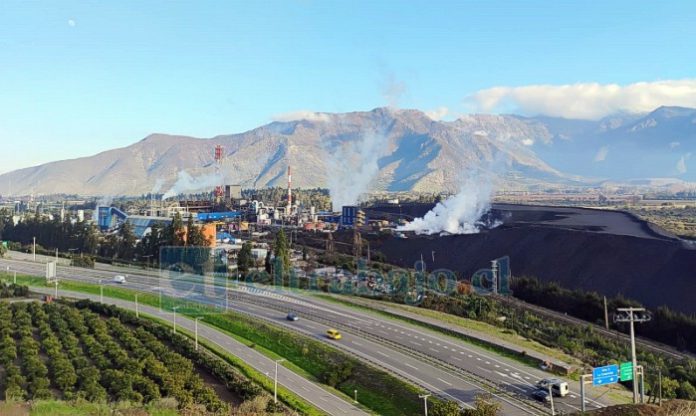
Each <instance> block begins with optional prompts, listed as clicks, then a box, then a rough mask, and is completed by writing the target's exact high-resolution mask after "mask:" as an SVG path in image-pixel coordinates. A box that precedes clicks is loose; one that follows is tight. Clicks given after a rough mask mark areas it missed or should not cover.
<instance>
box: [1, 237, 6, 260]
mask: <svg viewBox="0 0 696 416" xmlns="http://www.w3.org/2000/svg"><path fill="white" fill-rule="evenodd" d="M5 253H7V247H5V245H4V244H3V243H2V241H0V257H5Z"/></svg>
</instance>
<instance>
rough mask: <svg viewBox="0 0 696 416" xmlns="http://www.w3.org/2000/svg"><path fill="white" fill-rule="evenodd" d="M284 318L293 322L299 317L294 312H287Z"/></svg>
mask: <svg viewBox="0 0 696 416" xmlns="http://www.w3.org/2000/svg"><path fill="white" fill-rule="evenodd" d="M285 319H287V320H288V321H293V322H294V321H297V320H298V319H300V317H299V316H297V315H296V314H294V313H292V312H290V313H289V314H288V316H286V317H285Z"/></svg>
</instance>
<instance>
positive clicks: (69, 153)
mask: <svg viewBox="0 0 696 416" xmlns="http://www.w3.org/2000/svg"><path fill="white" fill-rule="evenodd" d="M0 21H1V24H0V140H1V142H2V151H1V152H2V153H0V154H1V155H2V156H1V157H0V162H2V163H1V165H0V172H4V171H9V170H13V169H16V168H20V167H26V166H31V165H35V164H38V163H43V162H46V161H51V160H57V159H64V158H71V157H78V156H86V155H91V154H94V153H96V152H99V151H102V150H106V149H110V148H113V147H121V146H126V145H129V144H131V143H133V142H136V141H138V140H140V139H141V138H143V137H144V136H146V135H147V134H149V133H152V132H163V133H173V134H184V135H192V136H197V137H210V136H213V135H217V134H226V133H235V132H240V131H244V130H248V129H250V128H253V127H256V126H258V125H261V124H264V123H267V122H269V121H271V120H272V119H274V118H278V117H281V118H282V117H283V116H282V115H283V114H286V113H292V112H295V111H299V110H311V111H328V112H343V111H355V110H369V109H372V108H374V107H378V106H384V105H395V106H399V107H403V108H418V109H422V110H436V109H438V110H439V111H438V112H439V113H440V115H444V116H445V118H450V119H451V118H456V117H457V115H459V114H462V113H466V112H471V111H491V112H496V111H517V112H520V113H529V114H532V113H549V114H550V115H561V116H571V117H572V116H575V115H577V116H579V117H587V118H592V117H594V118H596V117H599V116H601V115H603V114H604V113H605V112H606V111H610V110H626V109H627V110H632V109H635V110H642V109H644V108H643V107H640V108H634V107H632V105H633V102H635V101H642V102H643V104H642V105H643V106H651V105H653V104H655V103H657V104H661V103H663V101H665V100H667V101H669V100H675V99H674V94H677V95H678V97H677V99H676V101H674V103H676V104H690V103H691V102H692V101H694V104H695V105H696V94H694V93H693V92H694V91H696V90H694V89H693V88H694V85H696V83H694V82H693V80H694V78H696V48H694V47H693V45H692V44H693V39H696V25H694V24H693V22H694V21H696V3H695V2H687V1H684V2H654V1H651V2H647V1H646V2H636V1H625V2H624V1H611V2H581V1H574V2H566V1H546V2H536V1H524V2H521V1H509V2H496V1H481V2H466V1H452V2H444V1H443V2H434V1H427V2H425V1H423V2H419V1H402V2H396V1H386V0H383V1H366V2H359V1H346V2H338V1H313V0H296V1H291V0H287V1H246V2H235V1H219V2H215V1H171V2H169V1H168V2H164V1H162V2H160V1H124V0H119V1H84V2H70V1H45V2H41V1H32V2H28V1H12V0H5V1H3V2H2V3H1V4H0ZM665 81H667V82H672V81H676V82H677V84H676V85H672V84H670V85H669V88H670V89H669V91H668V93H664V88H665V87H664V85H662V84H659V83H660V82H665ZM642 82H647V83H651V84H649V85H648V86H647V87H646V86H645V85H643V84H636V83H642ZM656 82H658V84H654V83H656ZM680 82H681V83H686V84H680ZM592 83H597V85H594V84H592ZM568 84H578V85H580V86H581V88H580V89H579V90H578V91H575V92H572V91H571V92H570V93H564V94H566V95H565V96H564V98H565V99H566V100H570V101H573V100H575V99H576V98H577V97H578V96H580V97H581V98H583V99H586V98H587V95H588V91H590V92H591V93H593V94H594V93H595V92H596V91H597V88H599V90H600V92H601V91H604V93H601V94H599V95H593V96H592V100H590V101H588V102H587V104H586V106H585V107H586V109H587V110H588V111H585V112H581V113H578V114H574V113H564V112H561V113H554V111H556V110H554V108H555V107H558V105H557V104H558V102H557V101H552V102H550V101H549V100H550V98H549V97H557V95H554V92H557V90H556V88H560V87H559V86H564V85H568ZM606 84H618V86H619V88H620V90H621V91H624V90H625V91H628V92H627V93H626V94H624V95H619V96H618V98H617V95H616V94H615V92H614V90H613V89H611V88H608V87H606ZM530 85H545V86H547V87H546V89H541V90H539V89H534V90H528V89H524V87H525V86H530ZM630 85H634V86H635V85H638V86H637V87H635V88H637V90H636V89H635V88H634V89H633V90H630V91H633V93H632V94H633V95H631V94H630V93H629V92H630V91H629V88H628V87H627V86H630ZM495 87H505V88H504V89H502V90H501V89H497V90H496V89H493V90H492V88H495ZM595 87H597V88H595ZM562 91H565V90H562ZM636 91H637V92H636ZM645 91H647V94H648V97H649V98H648V99H642V98H640V97H644V96H645V93H646V92H645ZM674 91H676V93H674ZM573 94H575V95H573ZM636 94H637V95H636ZM636 96H637V97H639V99H634V98H635V97H636ZM661 97H662V98H661ZM664 97H667V98H664ZM609 98H611V104H609V105H608V110H602V111H601V112H599V113H597V112H596V111H594V110H593V109H594V108H596V107H597V102H598V100H599V101H600V104H601V103H604V102H605V101H606V102H609ZM560 102H561V103H563V102H564V101H560ZM670 103H672V102H666V103H665V104H670ZM600 106H601V105H600Z"/></svg>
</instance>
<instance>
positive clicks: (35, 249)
mask: <svg viewBox="0 0 696 416" xmlns="http://www.w3.org/2000/svg"><path fill="white" fill-rule="evenodd" d="M33 238H34V250H33V252H34V261H36V237H33Z"/></svg>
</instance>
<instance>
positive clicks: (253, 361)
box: [32, 288, 369, 416]
mask: <svg viewBox="0 0 696 416" xmlns="http://www.w3.org/2000/svg"><path fill="white" fill-rule="evenodd" d="M32 290H34V291H37V292H41V293H48V294H53V289H51V288H33V289H32ZM58 296H66V297H71V298H77V299H90V300H92V301H97V302H98V301H99V295H90V294H85V293H81V292H71V291H66V290H60V289H59V290H58ZM104 301H105V303H108V304H112V305H116V306H118V307H121V308H125V309H130V310H135V303H133V302H128V301H124V300H120V299H110V298H105V299H104ZM138 310H139V311H140V313H143V314H146V315H150V316H153V317H156V318H160V319H162V320H165V321H171V320H172V313H170V312H167V311H163V310H160V309H159V308H154V307H150V306H147V305H142V304H141V305H138ZM176 326H177V328H183V329H185V330H187V331H189V332H191V333H193V332H194V330H195V323H194V320H193V319H190V318H187V317H186V316H183V315H181V314H179V315H177V317H176ZM198 337H199V338H200V339H205V340H207V341H209V342H212V343H214V344H216V345H217V346H218V347H220V348H222V349H224V350H225V351H228V352H229V353H231V354H232V355H235V356H236V357H239V358H240V359H242V360H243V361H244V362H245V363H247V364H249V365H250V366H251V367H253V368H254V369H256V370H257V371H259V372H260V373H262V374H266V375H268V376H269V377H271V378H272V377H274V375H275V362H274V361H273V360H272V359H270V358H268V357H266V356H265V355H263V354H261V353H259V352H257V351H256V350H255V349H253V348H249V347H248V346H246V345H244V344H242V343H241V342H239V341H237V340H235V339H234V338H232V337H230V336H228V335H225V334H224V333H222V332H220V331H218V330H217V329H215V328H213V327H210V326H208V325H206V324H205V323H199V324H198ZM278 384H279V385H281V386H284V387H285V388H287V389H288V390H290V391H292V392H293V393H295V394H297V395H298V396H300V397H303V398H304V399H305V400H307V401H308V402H310V403H311V404H313V405H314V406H315V407H317V408H318V409H320V410H322V411H324V412H326V413H328V414H330V415H356V416H357V415H368V414H369V413H367V412H365V411H363V410H361V409H360V408H358V407H356V406H355V405H354V404H353V403H350V402H348V401H346V400H345V399H343V398H341V397H339V396H336V395H335V394H332V393H330V392H328V391H327V390H325V389H324V388H323V387H321V386H320V385H318V384H316V383H313V382H311V381H308V380H307V379H305V378H303V377H302V376H300V375H298V374H296V373H295V372H293V371H291V370H289V369H287V368H285V367H283V366H282V364H281V365H279V366H278Z"/></svg>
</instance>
